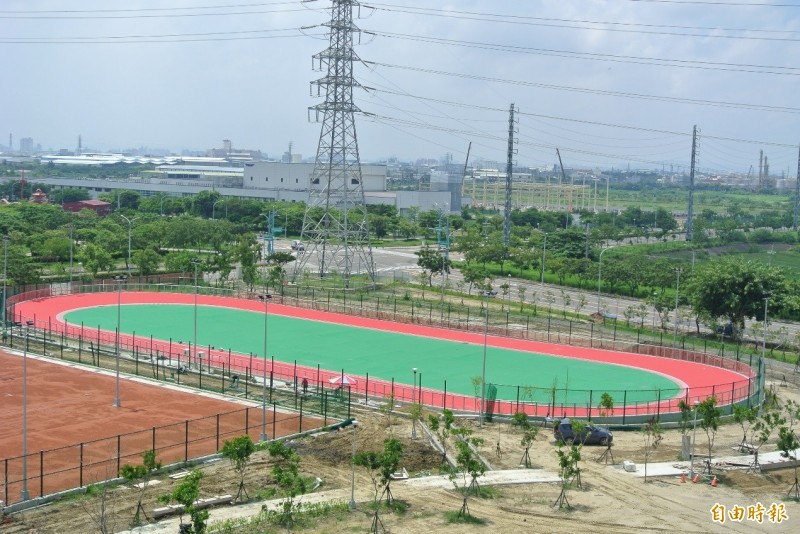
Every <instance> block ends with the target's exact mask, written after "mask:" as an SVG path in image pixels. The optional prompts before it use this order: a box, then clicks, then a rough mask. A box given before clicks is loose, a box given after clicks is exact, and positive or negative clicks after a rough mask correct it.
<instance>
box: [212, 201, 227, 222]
mask: <svg viewBox="0 0 800 534" xmlns="http://www.w3.org/2000/svg"><path fill="white" fill-rule="evenodd" d="M224 201H225V199H224V198H221V199H219V200H217V201H216V202H214V204H212V206H211V220H212V221H213V220H215V219H216V218H217V204H219V203H220V202H224Z"/></svg>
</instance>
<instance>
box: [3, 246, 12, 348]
mask: <svg viewBox="0 0 800 534" xmlns="http://www.w3.org/2000/svg"><path fill="white" fill-rule="evenodd" d="M7 287H8V236H7V235H4V236H3V337H4V338H5V334H6V294H7ZM12 334H13V332H12Z"/></svg>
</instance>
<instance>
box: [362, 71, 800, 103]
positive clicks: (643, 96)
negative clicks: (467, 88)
mask: <svg viewBox="0 0 800 534" xmlns="http://www.w3.org/2000/svg"><path fill="white" fill-rule="evenodd" d="M367 63H368V64H371V65H378V66H381V67H386V68H393V69H402V70H410V71H414V72H424V73H426V74H438V75H442V76H452V77H455V78H462V79H469V80H479V81H484V82H495V83H504V84H509V85H519V86H524V87H538V88H540V89H551V90H555V91H572V92H577V93H586V94H596V95H602V96H616V97H621V98H633V99H639V100H653V101H659V102H671V103H676V104H694V105H701V106H712V107H725V108H736V109H747V110H752V111H770V112H775V113H800V108H790V107H783V106H769V105H765V104H749V103H746V102H724V101H718V100H703V99H697V98H680V97H674V96H659V95H647V94H643V93H626V92H622V91H608V90H605V89H589V88H586V87H570V86H567V85H554V84H545V83H538V82H526V81H520V80H509V79H504V78H493V77H488V76H478V75H477V74H463V73H458V72H447V71H441V70H435V69H423V68H421V67H410V66H403V65H393V64H390V63H378V62H367Z"/></svg>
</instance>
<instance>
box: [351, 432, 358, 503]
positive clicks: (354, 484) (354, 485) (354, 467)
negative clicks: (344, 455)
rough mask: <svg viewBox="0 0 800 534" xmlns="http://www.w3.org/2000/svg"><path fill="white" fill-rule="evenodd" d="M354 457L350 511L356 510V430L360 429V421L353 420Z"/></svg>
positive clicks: (352, 459)
mask: <svg viewBox="0 0 800 534" xmlns="http://www.w3.org/2000/svg"><path fill="white" fill-rule="evenodd" d="M352 425H353V456H352V458H351V460H350V463H351V464H352V471H351V473H350V509H351V510H355V509H356V428H358V421H356V420H355V419H353V421H352Z"/></svg>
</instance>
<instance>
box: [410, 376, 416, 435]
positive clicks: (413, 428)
mask: <svg viewBox="0 0 800 534" xmlns="http://www.w3.org/2000/svg"><path fill="white" fill-rule="evenodd" d="M411 371H412V372H413V373H414V388H413V389H412V390H411V405H412V406H416V404H417V368H416V367H414V368H413V369H411ZM411 439H417V418H416V417H412V418H411Z"/></svg>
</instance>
